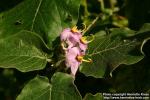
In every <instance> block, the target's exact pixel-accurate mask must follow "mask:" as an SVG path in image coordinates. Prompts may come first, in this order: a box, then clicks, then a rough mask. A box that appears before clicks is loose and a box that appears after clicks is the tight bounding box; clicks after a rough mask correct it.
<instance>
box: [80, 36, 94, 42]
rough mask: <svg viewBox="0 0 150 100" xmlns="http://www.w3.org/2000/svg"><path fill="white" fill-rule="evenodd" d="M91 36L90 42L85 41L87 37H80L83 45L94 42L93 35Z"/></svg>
mask: <svg viewBox="0 0 150 100" xmlns="http://www.w3.org/2000/svg"><path fill="white" fill-rule="evenodd" d="M91 36H92V39H91V40H89V41H88V40H87V36H83V37H81V42H82V43H84V44H87V43H90V42H92V41H93V40H94V35H91Z"/></svg>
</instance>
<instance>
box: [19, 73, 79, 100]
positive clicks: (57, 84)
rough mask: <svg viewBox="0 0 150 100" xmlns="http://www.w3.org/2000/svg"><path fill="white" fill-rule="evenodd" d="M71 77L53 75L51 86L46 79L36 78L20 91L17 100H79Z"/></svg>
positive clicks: (58, 74)
mask: <svg viewBox="0 0 150 100" xmlns="http://www.w3.org/2000/svg"><path fill="white" fill-rule="evenodd" d="M73 80H74V79H73V77H72V76H70V75H68V74H64V73H59V72H58V73H55V74H54V76H53V77H52V79H51V84H50V83H49V80H48V79H47V78H46V77H40V76H37V77H36V78H34V79H33V80H31V81H30V82H29V83H28V84H27V85H26V86H25V87H24V89H23V90H22V92H21V94H20V95H19V96H18V97H17V100H81V96H80V95H79V93H78V91H77V89H76V87H75V86H74V84H73Z"/></svg>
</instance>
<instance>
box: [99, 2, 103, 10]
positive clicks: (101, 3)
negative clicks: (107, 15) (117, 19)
mask: <svg viewBox="0 0 150 100" xmlns="http://www.w3.org/2000/svg"><path fill="white" fill-rule="evenodd" d="M99 2H100V5H101V11H102V12H103V11H104V1H103V0H99Z"/></svg>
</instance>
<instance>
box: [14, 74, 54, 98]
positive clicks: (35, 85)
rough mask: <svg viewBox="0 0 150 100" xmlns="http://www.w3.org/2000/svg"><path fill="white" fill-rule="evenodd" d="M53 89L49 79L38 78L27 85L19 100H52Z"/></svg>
mask: <svg viewBox="0 0 150 100" xmlns="http://www.w3.org/2000/svg"><path fill="white" fill-rule="evenodd" d="M51 88H52V86H51V84H49V80H48V78H46V77H44V76H43V77H42V76H37V77H35V78H34V79H32V80H31V81H29V83H27V85H26V86H25V87H24V88H23V90H22V91H21V94H20V95H19V96H18V97H17V100H51V99H50V98H51V91H52V90H51Z"/></svg>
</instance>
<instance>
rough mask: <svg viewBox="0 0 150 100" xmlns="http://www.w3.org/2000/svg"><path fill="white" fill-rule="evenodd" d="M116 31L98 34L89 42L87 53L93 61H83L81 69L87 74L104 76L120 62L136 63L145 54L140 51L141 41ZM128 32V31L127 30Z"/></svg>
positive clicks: (98, 76)
mask: <svg viewBox="0 0 150 100" xmlns="http://www.w3.org/2000/svg"><path fill="white" fill-rule="evenodd" d="M116 33H117V32H116V31H114V32H112V33H111V34H108V35H101V34H100V33H99V34H96V35H95V40H94V41H93V42H91V43H90V44H89V47H88V51H87V55H88V56H89V57H90V58H91V59H92V60H93V62H92V63H83V64H82V66H81V68H80V71H81V72H82V73H84V74H85V75H87V76H93V77H97V78H102V77H104V76H105V75H107V74H108V73H111V72H112V71H113V70H114V69H115V68H116V67H118V66H119V65H120V64H127V65H130V64H134V63H136V62H138V61H140V60H141V59H143V55H142V54H141V53H140V52H138V50H139V48H137V47H140V45H141V41H138V40H136V39H131V38H127V37H125V36H128V35H124V34H125V33H123V35H122V33H121V31H120V32H118V33H117V34H116ZM127 34H128V32H127Z"/></svg>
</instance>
